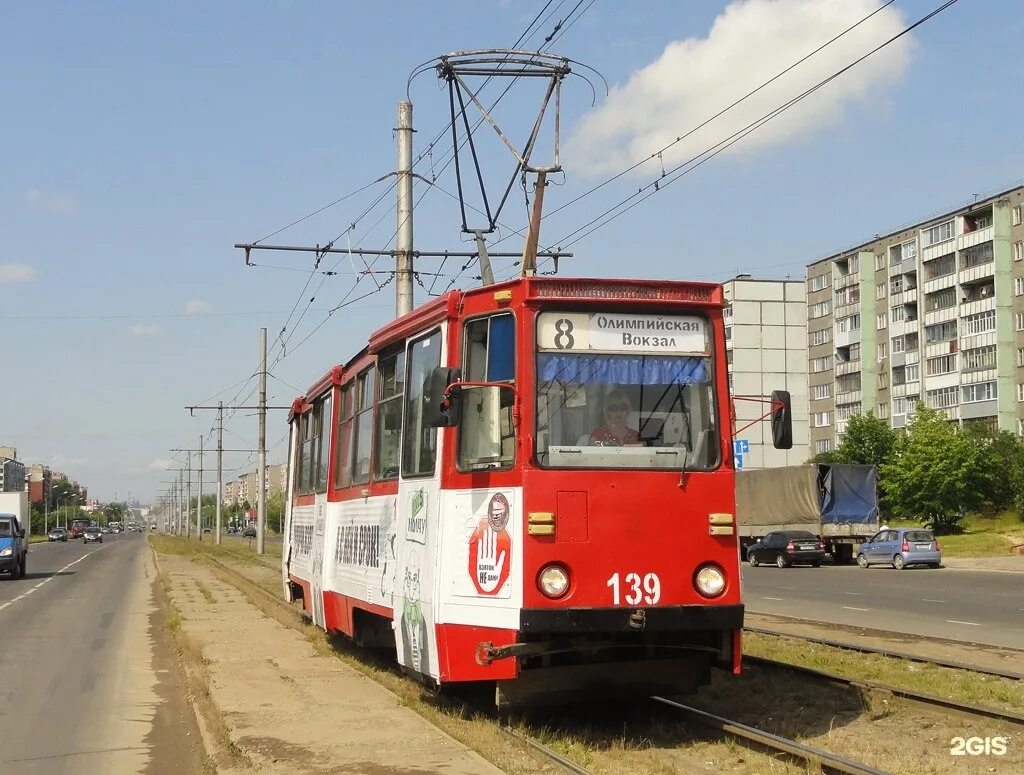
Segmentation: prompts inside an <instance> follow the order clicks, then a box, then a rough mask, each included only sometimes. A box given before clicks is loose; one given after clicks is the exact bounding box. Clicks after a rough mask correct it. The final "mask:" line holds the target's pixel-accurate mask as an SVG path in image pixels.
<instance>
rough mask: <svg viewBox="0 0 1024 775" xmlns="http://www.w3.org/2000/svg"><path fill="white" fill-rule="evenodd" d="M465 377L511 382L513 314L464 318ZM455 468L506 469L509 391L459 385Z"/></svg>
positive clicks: (510, 443)
mask: <svg viewBox="0 0 1024 775" xmlns="http://www.w3.org/2000/svg"><path fill="white" fill-rule="evenodd" d="M463 347H464V350H463V374H464V375H465V377H464V379H465V380H466V381H467V382H502V383H507V384H508V385H514V384H515V351H516V348H515V319H514V318H513V317H512V315H511V314H510V313H502V314H500V315H492V316H491V317H486V318H478V319H477V320H471V321H469V322H468V323H467V324H466V326H465V329H464V345H463ZM462 395H463V398H462V420H461V422H460V424H459V460H458V464H459V468H460V469H461V470H477V469H491V468H507V467H509V466H511V465H512V464H513V463H514V462H515V429H514V427H513V424H512V412H513V404H514V399H515V394H514V393H513V391H512V390H506V389H504V388H499V387H475V388H474V387H466V388H464V389H463V394H462Z"/></svg>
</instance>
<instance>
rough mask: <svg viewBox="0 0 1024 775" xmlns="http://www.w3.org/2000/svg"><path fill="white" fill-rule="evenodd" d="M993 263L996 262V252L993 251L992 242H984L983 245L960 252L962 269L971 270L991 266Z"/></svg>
mask: <svg viewBox="0 0 1024 775" xmlns="http://www.w3.org/2000/svg"><path fill="white" fill-rule="evenodd" d="M993 261H995V251H993V250H992V243H991V242H984V243H982V244H981V245H975V246H974V247H970V248H966V249H964V250H961V251H960V268H961V269H971V268H972V267H975V266H981V265H983V264H991V263H992V262H993Z"/></svg>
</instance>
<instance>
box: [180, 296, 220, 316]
mask: <svg viewBox="0 0 1024 775" xmlns="http://www.w3.org/2000/svg"><path fill="white" fill-rule="evenodd" d="M212 311H213V307H211V306H210V305H209V304H207V303H206V302H205V301H200V300H199V299H192V300H191V301H186V302H185V309H184V312H185V314H186V315H205V314H207V313H208V312H212Z"/></svg>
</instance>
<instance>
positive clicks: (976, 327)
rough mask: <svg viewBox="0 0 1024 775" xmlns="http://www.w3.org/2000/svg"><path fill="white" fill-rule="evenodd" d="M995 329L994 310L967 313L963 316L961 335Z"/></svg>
mask: <svg viewBox="0 0 1024 775" xmlns="http://www.w3.org/2000/svg"><path fill="white" fill-rule="evenodd" d="M995 330H996V311H995V310H994V309H990V310H989V311H988V312H979V313H978V314H977V315H967V316H966V317H965V318H964V327H963V335H964V336H971V335H972V334H982V333H984V332H986V331H995Z"/></svg>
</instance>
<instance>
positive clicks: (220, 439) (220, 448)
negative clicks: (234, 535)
mask: <svg viewBox="0 0 1024 775" xmlns="http://www.w3.org/2000/svg"><path fill="white" fill-rule="evenodd" d="M217 404H218V406H217V535H215V536H214V539H213V540H214V543H216V544H217V546H220V530H221V516H220V507H221V502H220V501H221V493H222V492H223V491H224V481H223V479H224V402H223V401H218V402H217Z"/></svg>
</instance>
